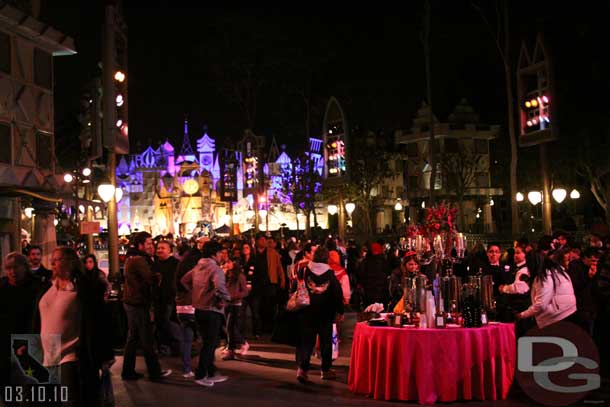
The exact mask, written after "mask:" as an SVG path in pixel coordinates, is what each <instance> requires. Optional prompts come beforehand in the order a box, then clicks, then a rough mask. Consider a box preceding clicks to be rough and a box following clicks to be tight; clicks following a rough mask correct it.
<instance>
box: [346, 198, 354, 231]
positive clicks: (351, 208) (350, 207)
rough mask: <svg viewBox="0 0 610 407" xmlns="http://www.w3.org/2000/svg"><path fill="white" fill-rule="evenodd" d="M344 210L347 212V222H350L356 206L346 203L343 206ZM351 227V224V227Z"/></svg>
mask: <svg viewBox="0 0 610 407" xmlns="http://www.w3.org/2000/svg"><path fill="white" fill-rule="evenodd" d="M345 210H346V211H347V215H348V216H349V220H350V221H351V220H352V213H353V212H354V210H356V204H355V203H353V202H348V203H346V204H345ZM351 226H353V223H352V225H351Z"/></svg>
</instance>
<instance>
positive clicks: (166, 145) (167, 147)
mask: <svg viewBox="0 0 610 407" xmlns="http://www.w3.org/2000/svg"><path fill="white" fill-rule="evenodd" d="M161 151H164V152H166V153H173V152H174V146H172V145H171V144H170V142H169V140H168V139H165V143H163V144H161Z"/></svg>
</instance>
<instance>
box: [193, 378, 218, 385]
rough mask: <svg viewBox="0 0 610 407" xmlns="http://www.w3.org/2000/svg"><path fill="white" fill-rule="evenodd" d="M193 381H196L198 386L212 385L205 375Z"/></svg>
mask: <svg viewBox="0 0 610 407" xmlns="http://www.w3.org/2000/svg"><path fill="white" fill-rule="evenodd" d="M195 383H197V384H198V385H200V386H205V387H212V386H214V382H211V381H209V380H208V379H207V378H206V377H204V378H203V379H199V380H195Z"/></svg>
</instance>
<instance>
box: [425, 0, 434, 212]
mask: <svg viewBox="0 0 610 407" xmlns="http://www.w3.org/2000/svg"><path fill="white" fill-rule="evenodd" d="M431 15H432V8H431V5H430V0H426V3H425V6H424V30H423V33H422V43H423V46H424V61H425V65H426V97H427V98H428V108H429V111H428V128H429V131H430V138H429V141H428V144H429V146H428V155H429V163H430V167H431V170H430V206H433V205H434V199H435V197H434V185H435V183H436V140H435V139H434V116H433V114H432V70H431V69H430V56H431V52H432V51H431V49H430V48H431V43H430V30H431V28H432V27H431V25H432V24H431Z"/></svg>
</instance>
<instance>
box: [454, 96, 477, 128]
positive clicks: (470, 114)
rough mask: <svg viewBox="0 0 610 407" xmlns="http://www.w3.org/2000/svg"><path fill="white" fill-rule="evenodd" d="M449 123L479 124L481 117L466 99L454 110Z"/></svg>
mask: <svg viewBox="0 0 610 407" xmlns="http://www.w3.org/2000/svg"><path fill="white" fill-rule="evenodd" d="M449 122H451V123H464V124H466V123H469V124H474V123H478V122H479V115H478V114H477V113H476V112H475V111H474V109H473V108H472V106H470V104H469V103H468V101H467V100H466V98H463V99H462V100H460V103H458V104H457V106H456V107H455V109H453V113H451V114H450V115H449Z"/></svg>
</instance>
